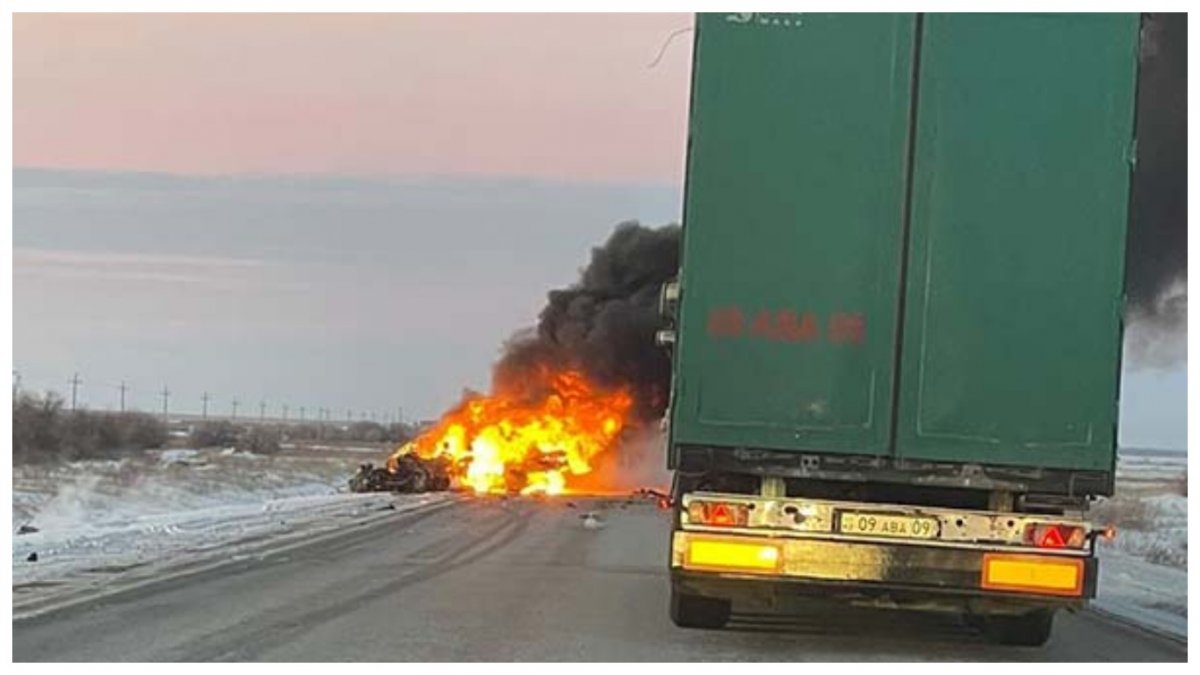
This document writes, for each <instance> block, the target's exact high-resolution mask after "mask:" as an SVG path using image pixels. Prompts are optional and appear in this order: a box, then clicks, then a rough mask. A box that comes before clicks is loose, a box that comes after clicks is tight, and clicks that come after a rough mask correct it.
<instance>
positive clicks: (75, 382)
mask: <svg viewBox="0 0 1200 675" xmlns="http://www.w3.org/2000/svg"><path fill="white" fill-rule="evenodd" d="M70 384H71V410H72V411H74V410H75V394H76V391H77V390H78V389H79V385H80V384H83V380H80V379H79V373H75V374H74V375H72V376H71V379H70Z"/></svg>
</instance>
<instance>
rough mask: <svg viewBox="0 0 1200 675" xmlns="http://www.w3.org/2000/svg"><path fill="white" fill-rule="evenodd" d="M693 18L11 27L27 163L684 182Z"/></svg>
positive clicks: (96, 18) (215, 19)
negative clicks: (686, 30)
mask: <svg viewBox="0 0 1200 675" xmlns="http://www.w3.org/2000/svg"><path fill="white" fill-rule="evenodd" d="M690 25H691V17H690V16H689V15H679V14H673V15H668V14H626V15H620V14H617V15H579V14H576V15H445V14H408V15H395V14H394V15H361V14H360V15H228V14H226V15H221V14H214V15H186V14H174V15H170V14H161V15H145V14H142V15H137V14H127V15H80V14H76V15H38V14H23V15H21V14H18V15H15V16H14V17H13V43H14V44H13V59H14V66H13V71H14V72H13V89H14V95H15V100H14V104H13V136H14V162H15V164H16V165H17V166H24V167H48V168H80V169H121V170H138V171H166V172H173V173H201V174H223V173H245V172H253V173H262V172H269V173H276V172H284V173H291V172H300V173H310V172H319V173H354V174H488V175H513V176H530V177H540V178H555V179H563V180H606V181H609V180H612V181H639V182H642V181H647V182H674V183H678V182H680V181H681V180H682V175H683V153H684V142H685V137H686V115H687V90H688V73H689V63H690V58H691V40H690V37H691V36H690V35H682V36H678V37H677V38H676V39H675V40H674V41H673V42H672V44H671V46H670V48H669V49H668V51H667V53H666V55H665V56H664V58H663V59H662V61H661V62H660V63H659V64H658V65H657V66H656V67H655V68H654V69H648V68H647V64H648V63H649V62H650V61H652V60H653V59H654V57H655V55H656V54H657V53H658V50H659V47H660V46H661V45H662V43H663V41H664V40H665V39H666V37H667V36H668V35H669V34H670V33H671V32H672V31H674V30H676V29H679V28H683V27H687V26H690Z"/></svg>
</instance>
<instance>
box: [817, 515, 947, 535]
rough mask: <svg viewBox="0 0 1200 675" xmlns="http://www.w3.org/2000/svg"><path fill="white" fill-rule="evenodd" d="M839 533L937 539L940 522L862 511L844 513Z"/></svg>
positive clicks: (925, 518) (840, 519) (922, 517)
mask: <svg viewBox="0 0 1200 675" xmlns="http://www.w3.org/2000/svg"><path fill="white" fill-rule="evenodd" d="M838 532H841V533H842V534H866V535H870V536H873V537H898V538H901V539H936V538H937V536H938V521H937V519H936V518H927V517H924V516H897V515H892V514H882V513H864V512H860V511H842V512H841V517H840V518H839V519H838Z"/></svg>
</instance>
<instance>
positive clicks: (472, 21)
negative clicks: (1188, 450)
mask: <svg viewBox="0 0 1200 675" xmlns="http://www.w3.org/2000/svg"><path fill="white" fill-rule="evenodd" d="M690 23H691V19H690V17H688V16H686V15H666V14H662V15H653V14H650V15H646V14H643V15H609V16H596V15H574V16H539V15H525V16H521V15H512V16H505V15H490V16H470V15H392V16H387V15H383V16H381V15H369V16H367V15H361V16H350V15H347V16H337V15H323V16H316V15H313V16H279V15H273V16H270V15H237V16H224V15H184V14H176V15H157V16H146V15H53V16H52V15H18V16H15V17H14V19H13V36H14V45H13V58H14V80H13V88H14V94H15V98H14V104H13V138H14V163H15V165H16V169H17V170H16V174H15V178H14V231H13V246H14V249H13V274H14V277H13V281H14V292H13V296H14V307H13V312H14V316H13V320H14V328H13V332H14V354H13V358H14V367H15V368H16V369H18V370H19V371H20V373H21V377H22V384H23V386H26V387H29V388H35V389H46V388H53V389H57V390H59V391H62V390H64V389H65V388H66V381H67V379H68V378H70V377H71V374H72V373H74V372H78V373H79V374H80V377H81V379H82V380H83V381H84V384H83V386H82V387H81V389H80V391H81V398H82V400H83V401H85V402H86V404H87V405H90V406H92V407H98V408H105V407H115V406H116V404H117V400H118V393H117V392H118V389H117V387H118V386H119V384H120V383H121V382H122V381H124V382H126V383H128V385H129V386H131V387H132V390H131V392H130V394H129V398H130V401H131V402H132V403H133V404H135V405H138V406H141V407H146V408H156V407H157V406H159V405H160V403H159V399H158V398H157V393H156V392H157V391H158V390H160V389H161V388H162V387H163V386H164V385H167V386H168V387H169V388H170V389H171V391H172V392H173V393H172V398H171V402H172V407H173V408H179V409H193V410H198V408H199V405H200V396H201V395H202V393H203V392H205V391H207V392H210V393H211V395H212V403H210V406H211V409H214V410H218V411H227V410H228V409H229V407H230V405H231V403H232V399H233V398H234V397H237V398H238V399H239V401H240V405H241V406H242V410H250V409H252V410H255V411H257V406H258V403H259V402H260V401H263V400H265V401H267V402H268V406H269V407H270V408H271V409H272V410H274V411H276V412H277V411H278V409H279V406H281V405H283V404H285V403H286V404H288V405H289V407H290V409H291V410H292V411H293V412H292V414H293V415H294V414H298V410H299V407H300V406H304V407H305V408H306V409H307V410H308V411H310V412H309V414H310V415H311V414H312V413H311V411H314V410H316V409H317V408H319V407H327V408H330V409H332V410H334V411H338V413H337V414H338V415H340V416H344V415H345V411H346V410H347V409H349V410H353V411H355V414H356V415H357V414H360V413H361V412H363V411H371V412H374V413H375V414H376V415H377V417H379V418H381V419H382V418H383V417H385V416H387V415H394V414H395V413H396V410H397V409H398V408H400V407H403V408H404V410H405V414H406V415H407V416H409V417H428V416H432V415H435V414H436V413H437V412H439V411H440V409H441V408H442V407H443V406H445V405H447V404H448V403H450V402H452V401H453V400H454V399H455V398H456V397H457V396H458V394H459V392H460V391H461V388H462V387H464V386H472V387H477V388H478V387H484V386H485V385H486V383H487V379H488V367H489V365H490V363H491V362H492V361H493V359H494V358H495V357H496V355H497V350H498V347H499V345H500V344H501V342H502V341H503V340H504V338H505V337H506V336H508V335H509V334H510V333H511V332H512V331H513V330H515V329H518V328H521V327H522V326H525V325H528V324H530V323H532V322H533V321H534V319H535V318H536V312H537V311H538V309H539V308H540V307H541V305H542V302H543V300H544V295H545V291H546V290H547V289H549V288H551V287H554V286H561V285H564V284H566V283H569V282H570V281H571V280H572V279H573V278H574V276H575V274H576V271H577V270H578V268H579V267H580V266H582V265H583V264H584V263H585V261H586V258H587V253H588V249H589V247H590V246H591V245H593V244H596V243H598V242H599V241H601V240H602V239H603V238H604V237H605V236H606V234H607V233H608V232H609V231H610V230H611V228H612V227H613V225H614V224H616V223H617V222H620V221H622V220H629V219H635V220H640V221H642V222H643V223H647V224H662V223H667V222H671V221H676V220H678V218H679V212H680V199H681V194H682V179H683V161H684V145H685V138H686V113H687V94H688V76H689V61H690V40H689V37H688V36H686V35H684V36H680V37H678V38H677V39H675V40H673V41H672V42H671V43H670V45H669V47H668V48H667V49H666V51H665V53H664V54H663V56H662V58H661V59H660V60H659V61H658V62H657V63H656V64H655V66H654V67H653V68H650V67H648V66H649V64H650V63H651V62H653V61H654V60H655V57H656V56H657V55H658V53H659V50H660V48H661V47H662V45H663V43H664V40H666V39H667V37H668V36H669V35H671V33H672V32H674V31H677V30H678V29H680V28H685V27H687V26H689V25H690ZM167 174H169V175H167ZM1185 402H1186V376H1185V374H1184V368H1183V366H1182V365H1178V366H1176V367H1173V368H1168V369H1158V370H1148V369H1140V368H1127V370H1126V374H1125V391H1124V392H1123V397H1122V414H1123V437H1124V439H1125V441H1126V442H1129V443H1133V444H1140V445H1153V446H1167V447H1183V446H1184V445H1185V443H1186V414H1185V410H1184V408H1185Z"/></svg>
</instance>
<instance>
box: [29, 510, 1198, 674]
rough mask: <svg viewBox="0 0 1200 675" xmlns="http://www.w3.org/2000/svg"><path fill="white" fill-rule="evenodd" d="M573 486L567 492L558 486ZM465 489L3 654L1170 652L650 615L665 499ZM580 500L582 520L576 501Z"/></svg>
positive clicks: (999, 655) (657, 605)
mask: <svg viewBox="0 0 1200 675" xmlns="http://www.w3.org/2000/svg"><path fill="white" fill-rule="evenodd" d="M572 503H574V502H572ZM575 504H576V508H571V507H570V506H568V505H567V503H566V502H565V501H558V502H550V503H537V502H530V501H525V500H499V499H496V500H481V501H467V502H462V503H456V504H453V505H451V506H449V507H444V508H440V509H437V510H433V511H426V512H422V513H418V514H410V515H405V514H399V515H397V516H396V517H395V518H394V519H390V520H387V521H385V522H383V523H381V524H379V525H375V526H372V527H370V528H368V529H360V530H355V531H351V532H347V533H346V534H345V535H344V536H336V537H332V538H327V539H322V540H320V541H316V542H314V543H312V544H310V545H307V546H303V547H300V548H294V549H291V550H286V551H281V552H277V553H272V554H267V555H264V556H262V557H261V558H258V559H252V560H246V561H240V562H235V563H231V564H229V565H227V566H224V567H220V568H217V569H211V570H207V571H204V572H200V573H197V574H193V575H190V576H185V577H181V578H175V579H171V580H167V581H165V582H161V583H158V584H153V585H146V586H141V587H138V588H134V589H130V590H126V591H123V592H120V593H118V594H115V595H110V596H107V597H105V598H103V599H98V600H93V601H90V602H87V603H84V604H79V605H75V606H72V607H69V608H65V609H61V610H57V611H55V612H52V613H49V614H43V615H40V616H37V617H33V618H29V619H23V620H15V621H14V622H13V658H14V660H16V661H43V660H45V661H125V660H137V661H146V660H167V661H210V660H219V661H250V660H255V661H351V660H369V661H405V660H417V661H461V660H487V661H509V660H517V661H521V660H552V661H563V660H587V661H683V660H774V661H780V660H782V661H787V660H823V661H840V660H855V661H875V660H884V661H887V660H986V661H1009V660H1011V661H1028V660H1034V661H1044V660H1062V661H1183V660H1185V659H1186V658H1187V649H1186V647H1185V646H1182V645H1179V644H1176V643H1174V642H1171V641H1168V640H1164V639H1162V638H1158V637H1155V636H1153V635H1150V634H1148V633H1144V632H1142V631H1140V630H1137V629H1134V628H1130V627H1127V626H1124V625H1121V624H1117V623H1112V622H1110V621H1108V620H1106V619H1104V618H1102V617H1100V616H1098V615H1096V614H1091V613H1087V612H1085V613H1080V614H1075V615H1070V614H1063V615H1060V617H1059V619H1058V621H1057V626H1056V632H1055V635H1054V637H1053V638H1052V639H1051V642H1050V644H1048V645H1047V646H1046V647H1043V648H1037V649H1031V648H1011V647H999V646H994V645H989V644H986V643H984V642H983V641H982V639H981V638H979V637H977V636H976V635H974V634H973V633H972V632H971V631H969V630H968V629H967V628H965V627H964V626H962V625H960V624H959V623H957V622H956V621H952V620H949V619H947V618H941V617H938V616H933V615H913V614H907V613H895V612H885V611H879V610H853V609H846V608H837V609H830V608H821V609H817V610H814V612H813V613H812V614H811V615H810V616H805V617H801V618H799V619H790V620H781V619H777V618H772V617H766V616H735V621H734V622H733V623H732V624H731V626H730V628H728V629H726V630H723V631H696V630H684V629H680V628H676V627H675V626H674V625H672V624H671V622H670V621H669V619H668V618H667V611H666V606H667V576H666V568H665V559H666V541H667V537H666V532H667V528H668V522H667V516H666V514H665V512H662V511H659V510H658V509H656V508H655V507H654V506H653V505H652V504H649V503H642V502H639V503H636V504H626V503H624V502H622V501H597V502H590V503H589V502H583V501H580V502H578V503H575ZM584 509H594V510H595V511H597V512H598V514H599V518H600V520H601V521H602V523H603V527H601V528H599V529H589V528H587V527H585V526H584V525H583V521H582V520H581V519H580V513H581V511H583V510H584Z"/></svg>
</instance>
